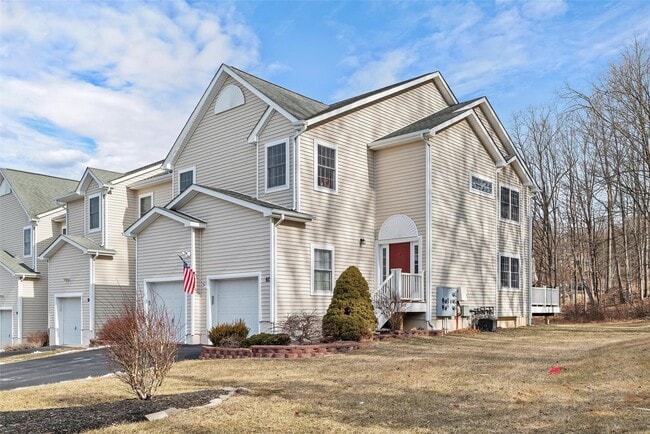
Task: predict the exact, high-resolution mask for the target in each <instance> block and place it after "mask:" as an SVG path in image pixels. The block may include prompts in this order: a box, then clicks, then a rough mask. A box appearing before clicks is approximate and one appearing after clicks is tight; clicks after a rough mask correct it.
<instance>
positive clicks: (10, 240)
mask: <svg viewBox="0 0 650 434" xmlns="http://www.w3.org/2000/svg"><path fill="white" fill-rule="evenodd" d="M29 224H30V219H29V216H28V215H27V213H26V212H25V210H24V209H23V207H22V206H21V205H20V202H19V201H18V198H17V197H16V195H15V194H14V192H13V191H12V192H11V193H9V194H6V195H4V196H0V248H2V250H6V251H7V252H9V254H11V255H12V256H15V257H16V258H22V257H23V228H24V227H25V226H27V225H29ZM31 262H32V261H31V259H29V260H28V261H27V265H30V266H31Z"/></svg>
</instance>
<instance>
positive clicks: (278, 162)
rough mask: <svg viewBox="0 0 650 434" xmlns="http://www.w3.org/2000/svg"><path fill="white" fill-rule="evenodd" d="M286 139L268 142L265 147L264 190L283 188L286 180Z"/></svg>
mask: <svg viewBox="0 0 650 434" xmlns="http://www.w3.org/2000/svg"><path fill="white" fill-rule="evenodd" d="M287 143H288V142H287V141H286V140H282V141H279V142H272V143H268V144H267V145H266V147H265V149H266V158H265V162H266V191H267V192H269V191H274V190H283V189H285V188H287V187H288V186H289V183H288V180H287V160H288V152H287Z"/></svg>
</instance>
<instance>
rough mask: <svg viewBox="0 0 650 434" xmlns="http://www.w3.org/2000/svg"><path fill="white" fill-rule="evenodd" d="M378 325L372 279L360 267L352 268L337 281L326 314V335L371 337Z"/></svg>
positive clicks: (347, 339)
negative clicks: (370, 281) (372, 297)
mask: <svg viewBox="0 0 650 434" xmlns="http://www.w3.org/2000/svg"><path fill="white" fill-rule="evenodd" d="M376 326H377V318H376V317H375V312H374V309H373V306H372V302H371V301H370V291H369V290H368V282H367V281H366V279H365V278H364V277H363V275H362V274H361V271H359V269H358V268H357V267H348V268H347V269H346V270H345V271H344V272H343V273H341V275H340V276H339V278H338V279H337V281H336V286H335V287H334V294H333V295H332V301H331V302H330V306H329V308H327V313H326V314H325V316H324V317H323V336H325V337H332V338H334V339H340V340H344V341H360V340H361V339H363V338H370V337H371V336H372V335H373V332H374V330H375V327H376Z"/></svg>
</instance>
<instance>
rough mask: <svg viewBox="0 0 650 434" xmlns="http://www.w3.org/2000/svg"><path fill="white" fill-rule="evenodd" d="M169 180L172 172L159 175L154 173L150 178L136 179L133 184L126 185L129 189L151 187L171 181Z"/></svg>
mask: <svg viewBox="0 0 650 434" xmlns="http://www.w3.org/2000/svg"><path fill="white" fill-rule="evenodd" d="M161 170H162V169H161ZM171 180H172V173H171V172H166V173H161V174H160V175H154V176H152V177H151V178H145V179H141V180H139V181H136V182H134V183H133V184H130V185H127V188H128V189H130V190H139V189H141V188H145V187H153V186H156V185H160V184H164V183H166V182H167V181H171Z"/></svg>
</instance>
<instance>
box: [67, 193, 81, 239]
mask: <svg viewBox="0 0 650 434" xmlns="http://www.w3.org/2000/svg"><path fill="white" fill-rule="evenodd" d="M84 203H85V200H84V199H78V200H75V201H72V202H68V205H67V207H68V213H67V223H66V224H67V227H68V228H67V232H68V234H69V235H80V236H84V235H86V229H85V222H86V216H85V214H84V209H85V208H84Z"/></svg>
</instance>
